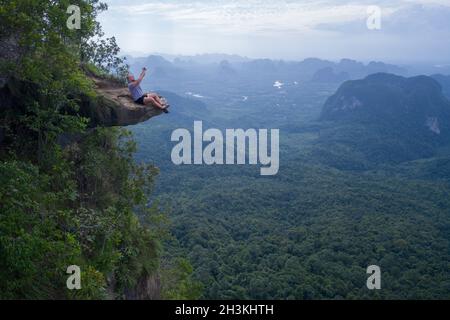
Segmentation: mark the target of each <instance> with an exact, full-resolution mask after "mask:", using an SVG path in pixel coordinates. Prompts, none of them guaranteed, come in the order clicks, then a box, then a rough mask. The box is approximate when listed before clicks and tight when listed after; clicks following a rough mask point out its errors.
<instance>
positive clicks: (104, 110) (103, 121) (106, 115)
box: [81, 76, 162, 126]
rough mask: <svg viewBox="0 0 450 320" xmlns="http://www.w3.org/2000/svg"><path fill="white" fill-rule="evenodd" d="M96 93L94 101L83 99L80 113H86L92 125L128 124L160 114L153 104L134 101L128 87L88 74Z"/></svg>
mask: <svg viewBox="0 0 450 320" xmlns="http://www.w3.org/2000/svg"><path fill="white" fill-rule="evenodd" d="M90 78H91V79H92V81H94V83H95V86H96V88H95V91H96V92H97V94H98V98H97V100H96V101H92V100H90V101H86V100H85V101H84V103H83V106H82V108H81V112H82V113H87V114H85V115H88V116H89V118H91V120H92V124H93V125H94V126H129V125H134V124H137V123H140V122H144V121H147V120H148V119H150V118H152V117H155V116H158V115H161V114H162V111H161V110H159V109H158V108H156V107H153V106H142V105H138V104H136V103H134V101H133V100H132V98H131V96H130V93H129V91H128V88H126V87H123V86H121V85H120V84H118V83H117V82H114V81H112V80H107V79H100V78H97V77H94V76H90Z"/></svg>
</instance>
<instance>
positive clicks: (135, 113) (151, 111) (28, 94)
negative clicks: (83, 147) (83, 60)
mask: <svg viewBox="0 0 450 320" xmlns="http://www.w3.org/2000/svg"><path fill="white" fill-rule="evenodd" d="M90 79H92V81H94V83H95V91H96V93H97V97H95V98H93V97H89V96H86V95H83V96H80V97H73V98H75V99H76V100H78V101H79V102H78V104H79V107H80V108H79V111H78V113H79V114H80V115H81V116H83V117H86V118H89V119H90V123H89V126H90V127H98V126H102V127H112V126H129V125H134V124H137V123H140V122H144V121H146V120H148V119H150V118H152V117H155V116H158V115H161V114H162V111H161V110H159V109H158V108H156V107H153V106H142V105H138V104H136V103H134V101H133V100H132V98H131V96H130V94H129V92H128V88H126V87H124V86H121V85H120V84H118V83H117V82H115V81H113V80H108V79H100V78H97V77H94V76H90ZM30 98H32V99H33V100H37V101H41V103H44V104H45V101H44V100H45V99H44V98H43V97H40V96H39V85H38V84H35V83H31V82H27V81H22V80H17V79H15V78H9V79H7V80H6V81H3V83H2V84H0V102H1V104H0V112H1V113H7V112H19V113H20V112H22V111H24V110H25V109H26V105H27V103H28V102H27V100H28V99H30ZM69 112H71V111H69Z"/></svg>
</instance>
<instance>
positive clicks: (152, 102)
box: [144, 96, 166, 109]
mask: <svg viewBox="0 0 450 320" xmlns="http://www.w3.org/2000/svg"><path fill="white" fill-rule="evenodd" d="M144 104H145V105H154V106H155V107H158V108H159V109H165V108H166V107H164V106H163V105H162V104H161V103H159V102H158V101H156V99H154V98H151V97H149V96H147V98H144Z"/></svg>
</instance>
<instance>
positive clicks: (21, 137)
mask: <svg viewBox="0 0 450 320" xmlns="http://www.w3.org/2000/svg"><path fill="white" fill-rule="evenodd" d="M74 4H75V5H78V6H79V7H80V8H81V12H82V23H81V26H82V27H81V29H80V30H69V29H68V28H66V20H67V18H68V15H67V14H66V10H67V7H68V6H69V5H74ZM105 9H106V5H104V4H102V3H100V2H99V1H98V0H79V1H56V2H55V1H44V0H39V1H28V0H17V1H6V2H5V1H1V2H0V21H1V22H0V23H1V28H0V30H1V31H0V42H1V44H2V48H4V47H5V48H6V49H5V50H8V49H11V50H9V51H8V52H14V54H13V55H12V56H8V57H7V59H2V60H0V62H1V74H0V76H1V78H2V81H4V82H6V83H8V87H4V88H2V89H1V101H2V105H1V107H0V142H1V144H0V299H102V298H116V299H126V298H130V297H131V298H132V297H136V296H139V297H142V298H146V297H160V296H162V297H164V296H168V297H169V298H170V297H176V298H187V297H189V298H195V294H193V293H192V292H190V290H189V286H190V285H192V286H194V287H195V286H196V283H195V282H192V281H191V277H190V273H192V268H191V267H190V266H189V264H186V263H182V264H179V265H178V264H175V263H174V266H173V267H172V268H165V269H164V270H162V271H161V269H162V267H161V255H162V247H161V240H162V239H165V238H167V237H168V236H169V234H168V229H167V225H168V222H167V219H166V218H165V215H164V214H163V213H162V212H161V208H160V206H159V205H158V204H157V203H156V202H150V201H149V196H150V195H151V192H152V189H153V184H154V180H155V178H156V176H157V174H158V170H157V169H156V168H155V167H153V166H148V165H138V164H136V163H135V162H134V160H133V154H134V153H135V151H136V145H135V143H134V142H133V140H132V137H131V134H130V133H129V132H128V131H126V130H124V129H120V128H91V129H87V124H88V122H89V119H86V118H83V117H81V116H79V115H78V114H77V111H78V109H79V103H80V100H79V97H80V96H83V97H85V98H86V97H87V98H92V99H93V98H95V96H96V93H95V91H94V90H93V85H92V83H91V82H90V80H89V79H88V78H87V77H86V75H85V72H86V71H88V72H91V73H92V72H95V73H97V74H102V75H105V74H111V73H113V74H115V75H116V76H117V75H120V74H121V73H123V72H124V71H125V70H126V65H124V64H123V60H121V59H120V58H117V53H118V52H119V49H118V47H117V45H116V43H115V40H114V39H113V38H112V39H106V40H101V41H99V42H93V41H90V39H91V38H92V37H102V32H101V28H100V25H99V24H98V22H97V21H96V16H97V15H98V13H99V12H101V11H102V10H105ZM2 56H3V55H2ZM13 89H18V90H20V91H19V92H26V94H25V95H23V98H20V99H19V100H14V99H11V96H10V95H9V91H8V90H13ZM169 262H170V263H172V262H171V260H170V261H169ZM70 265H78V266H80V268H81V276H82V289H81V290H74V291H70V290H68V289H67V288H66V280H67V277H68V275H67V274H66V269H67V267H68V266H70ZM171 274H173V275H174V277H176V278H175V279H181V281H182V283H181V284H180V283H178V282H177V281H174V280H173V278H171V276H170V275H171ZM152 277H153V278H154V277H164V278H165V279H167V284H164V292H161V289H160V288H153V289H152V288H147V287H145V286H142V285H141V284H142V283H145V282H146V281H147V279H149V278H152ZM197 287H198V286H197ZM152 290H153V291H152ZM195 292H197V295H198V291H194V293H195Z"/></svg>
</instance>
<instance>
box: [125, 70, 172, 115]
mask: <svg viewBox="0 0 450 320" xmlns="http://www.w3.org/2000/svg"><path fill="white" fill-rule="evenodd" d="M146 72H147V69H146V68H142V72H141V75H140V76H139V79H137V80H136V79H135V78H134V76H133V75H132V74H131V73H130V74H128V77H127V80H128V90H130V93H131V96H132V97H133V100H134V102H135V103H137V104H140V105H144V106H147V105H154V106H155V107H157V108H159V109H161V110H162V111H163V112H165V113H169V111H168V110H167V107H168V106H167V105H165V104H164V103H163V102H162V101H161V98H160V97H159V96H158V95H157V94H156V93H151V92H150V93H145V94H144V92H143V91H142V88H141V82H142V80H143V79H144V77H145V74H146Z"/></svg>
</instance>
